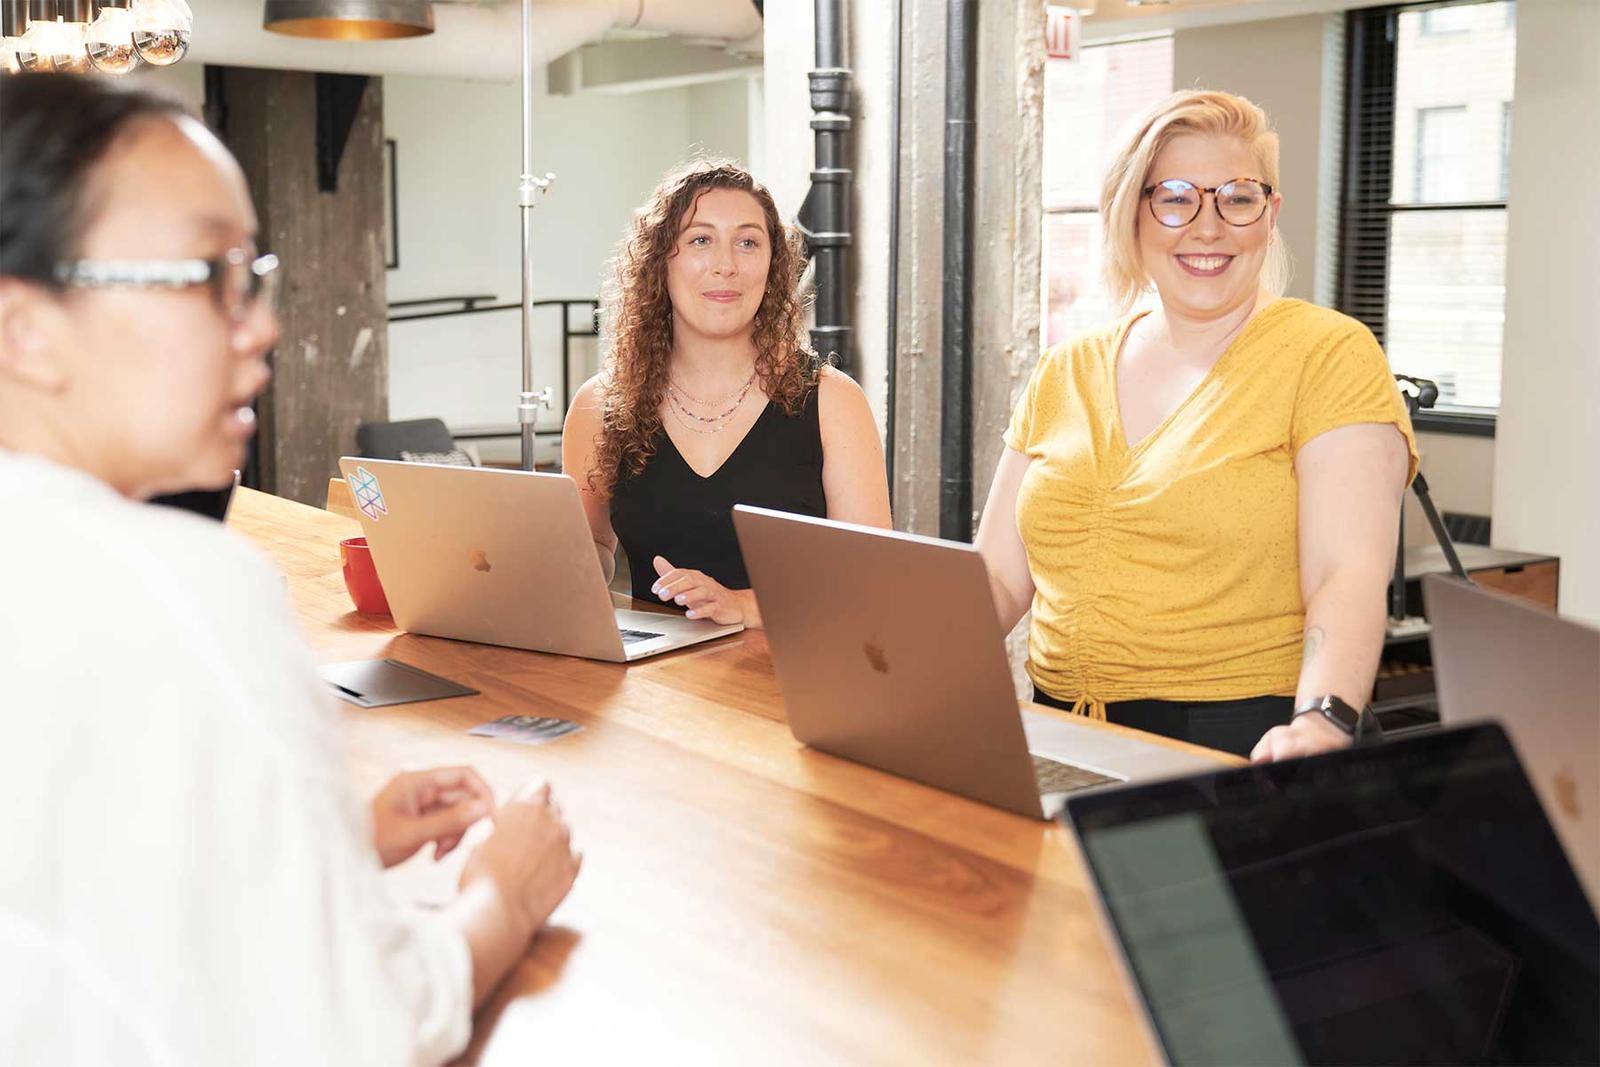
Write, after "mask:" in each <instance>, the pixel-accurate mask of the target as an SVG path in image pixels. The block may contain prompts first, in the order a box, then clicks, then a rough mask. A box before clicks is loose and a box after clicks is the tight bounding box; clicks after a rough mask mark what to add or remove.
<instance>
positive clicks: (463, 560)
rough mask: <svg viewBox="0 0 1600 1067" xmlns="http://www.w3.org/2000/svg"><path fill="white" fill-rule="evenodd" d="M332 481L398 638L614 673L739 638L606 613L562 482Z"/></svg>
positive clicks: (458, 471) (374, 464)
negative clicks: (560, 659)
mask: <svg viewBox="0 0 1600 1067" xmlns="http://www.w3.org/2000/svg"><path fill="white" fill-rule="evenodd" d="M339 470H340V472H341V473H343V474H344V477H345V481H346V482H348V483H349V485H350V492H351V496H352V497H353V498H354V500H355V504H356V507H357V509H358V510H359V511H360V512H361V529H362V532H363V533H365V534H366V535H367V544H368V546H369V547H370V548H371V549H372V562H373V563H374V564H375V565H376V566H377V568H378V579H379V580H380V581H381V582H382V583H383V591H384V595H385V596H386V597H387V598H388V600H389V608H390V610H392V611H393V612H394V621H395V625H397V626H399V627H400V628H401V629H404V630H409V631H411V632H412V633H418V634H431V635H433V636H435V637H453V638H457V639H459V640H462V641H478V642H482V643H483V644H488V645H505V646H507V647H509V648H525V649H530V650H532V651H534V652H559V653H561V654H562V655H567V656H583V657H585V658H587V659H599V660H610V661H611V662H614V663H624V662H627V661H629V660H635V659H641V658H643V657H645V656H653V655H655V654H656V653H658V652H666V651H669V650H671V649H675V648H683V647H684V646H686V645H693V644H698V643H699V642H701V641H709V640H711V639H712V638H715V637H722V636H723V635H725V634H731V633H737V632H738V631H739V630H741V629H743V627H740V626H719V625H717V624H716V623H712V622H708V621H702V620H696V619H686V618H684V617H683V616H682V615H679V614H676V613H674V614H658V613H656V612H646V611H628V610H625V609H620V608H614V607H613V606H612V603H611V594H610V592H609V591H608V590H607V589H606V580H605V575H604V574H603V573H602V572H601V570H600V560H599V557H598V556H596V555H595V548H594V539H593V536H592V535H591V534H590V532H589V522H588V520H587V519H586V518H585V517H584V514H583V504H582V502H581V501H580V500H579V499H578V485H577V483H576V482H574V481H573V480H572V479H571V478H568V477H567V476H565V475H562V474H535V473H531V472H528V471H510V470H492V469H487V468H481V467H452V466H444V465H435V464H429V463H396V462H391V461H387V460H381V459H358V458H356V457H352V456H345V457H344V458H343V459H341V460H339Z"/></svg>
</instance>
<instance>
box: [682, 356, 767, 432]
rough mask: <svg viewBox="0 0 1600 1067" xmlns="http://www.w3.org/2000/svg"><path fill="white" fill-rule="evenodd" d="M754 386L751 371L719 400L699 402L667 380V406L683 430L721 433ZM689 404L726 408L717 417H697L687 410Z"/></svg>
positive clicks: (754, 379)
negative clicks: (738, 384)
mask: <svg viewBox="0 0 1600 1067" xmlns="http://www.w3.org/2000/svg"><path fill="white" fill-rule="evenodd" d="M755 384H756V372H755V371H751V372H750V377H749V378H746V379H745V383H744V385H742V386H740V387H739V388H738V389H736V390H735V391H734V392H732V393H730V394H729V395H727V396H725V397H723V398H722V399H721V400H701V399H699V398H697V397H693V396H690V395H689V394H688V393H686V392H684V391H683V390H682V389H680V388H678V386H677V384H676V383H674V382H673V381H672V379H670V378H668V379H667V400H668V405H667V406H668V407H670V408H671V409H672V413H673V415H675V416H676V417H677V419H678V421H679V422H680V423H682V424H683V428H684V429H686V430H692V431H694V432H695V433H721V432H722V431H723V430H726V429H727V428H728V424H729V423H731V422H732V421H733V416H734V415H735V414H737V413H738V411H739V408H740V406H741V405H742V404H743V403H744V398H745V397H747V396H749V395H750V389H751V388H752V387H753V386H754V385H755ZM729 401H732V403H729ZM690 404H695V405H698V406H699V407H701V408H718V407H721V406H722V405H723V404H727V405H728V407H727V408H726V409H725V410H724V411H722V413H721V414H718V415H697V414H695V413H694V412H693V411H691V410H690V409H689V405H690Z"/></svg>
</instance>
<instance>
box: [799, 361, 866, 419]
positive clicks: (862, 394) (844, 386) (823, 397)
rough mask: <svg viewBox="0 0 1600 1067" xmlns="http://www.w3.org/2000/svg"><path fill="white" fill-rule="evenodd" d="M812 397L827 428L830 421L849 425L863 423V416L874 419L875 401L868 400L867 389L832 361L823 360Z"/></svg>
mask: <svg viewBox="0 0 1600 1067" xmlns="http://www.w3.org/2000/svg"><path fill="white" fill-rule="evenodd" d="M813 397H814V401H813V402H814V403H815V405H816V410H817V420H818V422H820V423H821V424H822V425H823V427H824V430H825V431H826V427H828V426H830V425H832V426H845V427H849V426H855V425H860V424H861V422H862V420H863V419H865V420H867V421H869V422H870V421H871V420H872V405H871V404H870V403H868V401H867V393H866V390H864V389H862V388H861V384H860V383H859V382H857V381H856V380H855V379H854V378H852V377H851V376H850V375H848V374H846V373H845V372H844V371H842V370H840V369H839V368H838V367H835V366H833V365H832V364H824V365H823V366H822V367H821V368H820V369H819V370H818V372H817V385H816V389H815V391H814V393H813Z"/></svg>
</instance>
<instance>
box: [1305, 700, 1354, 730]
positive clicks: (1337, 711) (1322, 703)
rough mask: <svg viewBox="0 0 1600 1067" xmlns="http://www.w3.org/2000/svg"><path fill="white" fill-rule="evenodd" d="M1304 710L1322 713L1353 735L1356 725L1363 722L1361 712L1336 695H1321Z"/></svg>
mask: <svg viewBox="0 0 1600 1067" xmlns="http://www.w3.org/2000/svg"><path fill="white" fill-rule="evenodd" d="M1302 712H1311V713H1315V714H1320V715H1321V716H1323V717H1324V718H1326V719H1328V720H1329V721H1330V722H1332V723H1333V724H1334V725H1335V726H1337V727H1338V728H1339V729H1341V730H1343V731H1344V732H1345V733H1347V734H1349V735H1350V736H1351V737H1354V736H1355V735H1356V727H1357V726H1358V725H1360V723H1361V713H1360V712H1359V711H1357V710H1356V709H1355V708H1352V707H1351V706H1350V705H1349V704H1346V703H1345V702H1344V701H1343V700H1341V699H1340V698H1338V697H1335V696H1327V697H1321V698H1320V699H1318V700H1316V701H1314V702H1313V703H1311V704H1310V705H1308V706H1307V707H1305V708H1304V709H1302Z"/></svg>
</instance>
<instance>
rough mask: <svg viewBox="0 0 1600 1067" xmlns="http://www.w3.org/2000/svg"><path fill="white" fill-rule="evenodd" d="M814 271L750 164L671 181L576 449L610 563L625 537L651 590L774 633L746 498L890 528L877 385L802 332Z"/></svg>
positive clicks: (610, 307) (574, 466) (645, 218)
mask: <svg viewBox="0 0 1600 1067" xmlns="http://www.w3.org/2000/svg"><path fill="white" fill-rule="evenodd" d="M803 265H804V261H803V260H802V259H801V257H800V252H799V243H798V240H797V239H796V237H795V235H794V233H793V231H791V230H790V229H789V228H788V227H787V226H785V225H784V224H783V222H782V220H781V219H780V218H779V217H778V209H777V206H776V205H775V204H774V203H773V200H772V194H771V193H769V192H767V190H766V188H765V187H764V186H763V185H761V184H760V183H759V182H757V181H756V180H755V179H754V178H753V177H751V175H750V173H749V171H747V170H745V169H744V168H742V167H740V166H738V165H737V164H735V163H731V162H727V161H723V160H702V161H698V162H695V163H691V164H689V165H687V166H685V167H683V168H681V169H679V170H677V171H675V172H673V173H671V174H668V175H667V177H666V178H664V179H663V180H662V182H661V184H660V185H658V186H657V187H656V190H655V192H654V193H653V194H652V195H651V197H650V200H649V201H648V202H647V203H646V204H645V206H644V208H643V209H642V210H641V211H640V212H639V213H638V214H637V215H636V216H635V218H634V222H633V225H632V227H631V229H630V230H629V232H628V235H627V237H625V238H624V240H623V242H622V245H621V248H620V250H619V252H618V255H617V258H616V279H615V282H614V284H613V286H612V287H611V290H610V291H609V292H608V293H607V298H606V314H605V332H606V334H607V339H608V340H609V349H608V353H607V355H606V359H605V363H604V365H603V366H602V368H601V371H600V373H599V374H598V375H596V376H595V377H593V378H591V379H590V380H589V381H587V382H585V383H584V384H583V387H582V388H580V389H579V390H578V393H577V396H575V397H574V398H573V402H572V408H571V410H570V411H568V413H567V421H566V426H565V430H564V433H563V436H562V447H561V452H562V462H563V467H564V469H565V470H566V471H567V473H568V474H570V475H572V476H573V477H574V478H575V479H576V480H577V482H578V487H579V490H580V491H581V494H582V497H583V502H584V509H585V511H586V512H587V514H588V517H589V526H590V528H591V529H592V530H593V531H594V540H595V547H596V549H597V551H598V552H599V554H600V560H601V565H602V566H603V567H604V568H605V569H606V571H607V577H608V578H609V577H610V572H611V568H612V561H613V558H614V554H615V551H616V546H617V543H618V541H619V540H620V541H621V543H622V547H623V550H624V551H625V552H626V553H627V555H628V565H629V568H630V570H631V571H632V577H633V595H634V597H635V598H637V599H641V600H643V599H649V598H658V599H660V600H662V601H665V602H667V603H672V604H677V605H679V606H681V607H683V608H685V609H687V612H688V614H689V616H690V617H691V618H702V619H711V620H713V621H715V622H718V623H724V624H727V623H743V624H744V625H745V626H750V627H756V626H760V625H761V614H760V612H759V610H758V609H757V607H756V600H755V594H754V593H753V592H752V591H751V590H750V579H749V577H748V576H747V575H746V574H745V568H744V558H743V556H741V555H740V552H739V543H738V541H737V540H736V539H735V537H734V532H733V519H732V515H731V512H732V509H733V506H734V505H735V504H755V505H759V506H762V507H769V508H776V509H779V510H783V511H790V512H795V513H798V514H802V515H815V516H819V517H822V516H826V517H828V518H833V519H842V520H844V521H846V522H857V523H863V524H866V525H870V526H879V527H887V526H888V525H889V486H888V480H887V478H886V476H885V474H884V465H883V446H882V445H881V443H880V442H879V439H878V429H877V425H876V424H875V423H874V421H873V418H872V412H871V410H870V409H869V408H868V407H867V399H866V396H865V395H864V394H863V393H862V392H861V388H860V387H859V386H857V385H856V383H855V382H854V381H852V380H851V379H850V378H849V377H848V376H847V375H845V374H843V373H841V372H839V371H838V370H835V369H834V368H832V367H830V366H820V367H819V366H818V361H817V359H816V355H815V354H814V353H813V352H812V351H811V350H810V348H809V347H807V345H806V344H805V341H804V340H803V337H804V325H803V321H802V317H803V313H804V305H803V302H802V300H801V297H800V291H799V283H800V272H801V269H802V267H803Z"/></svg>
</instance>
